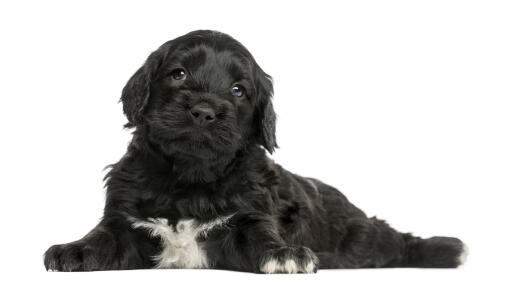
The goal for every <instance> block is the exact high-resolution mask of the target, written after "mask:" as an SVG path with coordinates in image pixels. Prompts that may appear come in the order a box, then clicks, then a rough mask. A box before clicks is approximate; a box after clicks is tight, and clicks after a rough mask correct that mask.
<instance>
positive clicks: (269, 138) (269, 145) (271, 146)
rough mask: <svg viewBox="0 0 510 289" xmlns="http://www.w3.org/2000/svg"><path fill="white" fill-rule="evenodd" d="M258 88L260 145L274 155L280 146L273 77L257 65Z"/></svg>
mask: <svg viewBox="0 0 510 289" xmlns="http://www.w3.org/2000/svg"><path fill="white" fill-rule="evenodd" d="M256 70H257V71H256V73H255V75H256V76H255V79H256V82H257V84H256V86H257V94H258V99H259V103H260V105H259V107H258V117H257V120H256V121H257V122H258V123H257V126H258V135H259V143H260V144H261V145H262V146H264V147H265V148H266V150H267V151H268V152H269V153H273V152H274V150H275V149H276V148H278V144H277V143H276V114H275V112H274V109H273V103H272V102H271V97H272V96H273V81H272V79H271V76H269V75H268V74H266V73H265V72H263V71H262V69H261V68H260V67H258V65H256Z"/></svg>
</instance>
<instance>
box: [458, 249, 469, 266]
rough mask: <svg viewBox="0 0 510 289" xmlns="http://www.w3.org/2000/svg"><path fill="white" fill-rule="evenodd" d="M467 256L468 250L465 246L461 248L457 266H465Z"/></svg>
mask: <svg viewBox="0 0 510 289" xmlns="http://www.w3.org/2000/svg"><path fill="white" fill-rule="evenodd" d="M468 255H469V248H468V246H467V245H466V244H463V246H462V252H461V253H460V255H459V260H458V261H459V266H462V265H464V264H466V261H467V256H468Z"/></svg>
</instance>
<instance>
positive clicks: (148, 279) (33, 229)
mask: <svg viewBox="0 0 510 289" xmlns="http://www.w3.org/2000/svg"><path fill="white" fill-rule="evenodd" d="M507 3H508V2H507ZM507 3H505V1H372V2H370V1H349V2H340V1H331V2H322V1H307V2H299V1H288V2H285V1H278V2H277V1H261V0H257V1H252V2H247V1H233V2H222V1H203V2H195V1H188V0H181V1H162V2H153V1H140V2H136V3H135V2H130V1H122V2H106V1H97V2H96V1H83V2H81V3H79V2H78V1H62V2H55V1H33V2H26V1H11V2H8V1H2V2H1V4H0V29H1V34H0V41H1V43H0V51H1V53H0V79H1V82H0V97H1V103H0V107H1V111H0V126H1V131H0V133H1V140H0V157H1V158H0V176H1V180H0V192H1V194H2V197H1V199H0V200H1V209H0V214H1V218H0V220H1V226H2V229H1V232H2V233H1V237H0V242H1V246H0V265H1V268H0V270H1V271H0V272H2V273H1V274H2V276H3V277H1V278H0V282H1V283H4V284H1V285H0V286H1V287H2V288H15V287H25V286H30V287H31V288H34V287H35V286H37V287H42V288H49V287H52V288H103V287H105V286H118V287H115V288H129V287H140V286H143V288H194V287H200V288H203V287H205V286H207V287H212V288H216V287H224V288H225V287H230V288H245V287H248V288H272V287H276V286H280V287H283V288H287V287H289V288H296V287H302V288H353V287H356V288H374V287H377V288H379V287H390V286H391V287H392V288H404V287H405V288H409V287H413V288H443V287H447V286H448V287H452V286H457V287H460V286H462V287H464V288H465V287H468V286H476V287H478V288H479V287H480V286H482V285H483V286H486V287H487V288H497V287H505V286H508V285H509V284H508V282H507V280H508V278H507V276H505V275H504V274H508V273H504V272H508V271H507V270H508V267H509V266H508V264H507V261H506V260H507V259H508V258H509V257H510V256H509V253H508V250H509V249H508V248H509V241H510V238H509V231H508V224H507V222H508V209H507V208H508V201H507V198H508V194H509V193H510V178H509V177H510V149H509V148H510V127H509V126H510V113H509V112H510V83H509V80H510V20H509V19H510V18H509V15H510V9H509V6H508V4H507ZM195 29H214V30H219V31H223V32H226V33H228V34H231V35H232V36H234V37H235V38H237V39H238V40H240V41H241V42H242V43H244V44H245V45H246V46H247V47H248V49H250V51H251V52H252V53H253V54H254V56H255V58H256V59H257V60H258V62H259V64H260V65H261V66H262V67H263V69H264V70H265V71H266V72H268V73H269V74H271V75H272V76H273V77H274V84H275V97H274V101H275V108H276V111H277V113H278V116H279V122H278V126H277V130H278V131H277V135H278V141H279V144H280V147H281V149H280V150H278V151H277V152H276V154H274V158H275V159H276V160H277V161H278V162H279V163H281V164H282V165H283V166H285V167H286V168H287V169H289V170H290V171H293V172H296V173H299V174H301V175H305V176H313V177H316V178H319V179H321V180H323V181H325V182H327V183H330V184H332V185H334V186H336V187H338V188H339V189H340V190H342V191H343V192H344V193H345V194H346V195H347V196H348V197H349V199H350V200H351V201H352V202H354V203H355V204H356V205H357V206H359V207H360V208H362V209H364V210H365V211H366V212H367V213H368V214H369V215H377V216H378V217H379V218H383V219H386V220H388V222H389V223H390V224H391V225H393V226H394V227H395V228H397V229H400V230H402V231H406V232H414V233H415V234H417V235H420V236H424V237H430V236H433V235H447V236H457V237H459V238H461V239H463V240H464V241H465V242H466V243H467V244H468V245H469V247H470V249H471V255H470V256H469V259H468V263H467V265H466V266H464V267H462V268H460V269H458V270H423V269H381V270H323V271H319V273H318V274H315V275H298V276H288V275H278V276H264V275H255V274H246V273H235V272H224V271H215V270H208V271H205V270H150V271H124V272H94V273H47V272H45V271H44V267H43V262H42V255H43V253H44V251H45V250H46V249H47V248H48V247H49V246H50V245H52V244H55V243H64V242H69V241H73V240H75V239H78V238H80V237H82V236H83V235H84V234H85V233H87V232H88V230H89V229H91V228H92V227H93V226H94V225H95V224H96V223H97V221H98V219H99V218H100V217H101V212H102V206H103V202H104V193H103V192H104V190H103V183H102V177H103V175H104V172H103V171H102V169H103V168H104V167H105V166H106V165H108V164H111V163H114V162H116V161H117V160H118V159H119V158H120V157H121V156H122V155H123V153H124V152H125V149H126V146H127V143H128V142H129V139H130V133H129V131H126V130H123V129H122V125H123V124H124V123H125V122H126V120H125V118H124V116H123V115H122V107H121V105H120V104H119V103H118V102H117V101H118V99H119V97H120V91H121V89H122V87H123V86H124V84H125V82H126V81H127V80H128V78H129V77H130V76H131V75H132V73H134V72H135V70H136V69H137V68H138V67H139V66H140V65H141V64H142V63H143V61H144V60H145V58H146V57H147V55H148V54H149V53H150V52H151V51H153V50H155V49H156V48H157V47H158V46H159V45H160V44H162V43H163V42H165V41H167V40H169V39H172V38H174V37H177V36H179V35H181V34H184V33H187V32H189V31H192V30H195ZM505 267H506V269H505ZM505 283H506V284H505ZM457 287H456V288H457ZM27 288H29V287H27ZM506 288H508V287H506Z"/></svg>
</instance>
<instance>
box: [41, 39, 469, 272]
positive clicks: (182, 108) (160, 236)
mask: <svg viewBox="0 0 510 289" xmlns="http://www.w3.org/2000/svg"><path fill="white" fill-rule="evenodd" d="M272 94H273V87H272V82H271V78H270V76H269V75H267V74H266V73H265V72H264V71H263V70H262V69H261V68H260V67H259V65H258V64H257V63H256V62H255V59H254V58H253V56H252V55H251V54H250V53H249V52H248V50H247V49H246V48H245V47H244V46H243V45H242V44H240V43H239V42H238V41H236V40H235V39H233V38H232V37H230V36H228V35H226V34H223V33H220V32H215V31H204V30H201V31H194V32H191V33H189V34H186V35H184V36H181V37H178V38H176V39H174V40H171V41H168V42H166V43H165V44H163V45H162V46H161V47H159V48H158V49H157V50H156V51H155V52H153V53H152V54H150V56H149V57H148V59H147V60H146V62H145V64H144V65H143V66H142V67H140V68H139V69H138V70H137V71H136V72H135V74H134V75H133V76H132V77H131V79H129V81H128V82H127V84H126V86H125V87H124V89H123V91H122V97H121V101H122V103H123V109H124V113H125V115H126V117H127V119H128V123H127V124H126V126H127V127H129V128H133V129H134V131H133V138H132V141H131V143H130V144H129V146H128V148H127V152H126V154H125V155H124V156H123V157H122V158H121V160H120V161H118V162H117V163H116V164H113V165H111V169H110V171H109V172H108V174H107V175H106V177H105V180H106V204H105V208H104V216H103V218H102V219H101V221H100V222H99V224H98V225H97V226H96V227H95V228H93V229H92V230H91V231H90V232H89V233H88V234H87V235H85V236H84V237H83V238H81V239H80V240H77V241H74V242H71V243H67V244H62V245H54V246H52V247H50V248H49V249H48V251H47V252H46V254H45V257H44V265H45V266H46V269H47V270H51V271H93V270H119V269H146V268H216V269H226V270H236V271H245V272H257V273H314V272H316V271H317V269H318V268H374V267H375V268H378V267H422V268H451V267H457V266H459V265H460V264H461V263H462V262H463V260H464V256H465V253H466V250H465V248H466V247H465V246H464V244H463V243H462V242H461V241H460V240H459V239H456V238H449V237H433V238H430V239H422V238H419V237H415V236H412V235H411V234H405V233H400V232H397V231H396V230H394V229H393V228H391V227H390V226H388V225H387V224H386V223H385V222H384V221H382V220H378V219H376V218H368V217H367V216H366V215H365V214H364V213H363V212H362V211H361V210H360V209H358V208H357V207H355V206H354V205H352V204H351V203H350V202H349V201H348V200H347V198H346V197H345V196H344V195H343V194H342V193H340V192H339V191H338V190H337V189H335V188H333V187H331V186H328V185H327V184H324V183H322V182H321V181H319V180H316V179H312V178H305V177H301V176H298V175H295V174H293V173H291V172H289V171H287V170H285V169H284V168H282V167H281V166H279V165H277V164H275V163H274V162H273V161H272V160H271V159H270V158H268V157H267V156H266V151H268V152H269V153H272V152H273V151H274V150H275V148H277V143H276V139H275V121H276V116H275V112H274V110H273V105H272V103H271V97H272Z"/></svg>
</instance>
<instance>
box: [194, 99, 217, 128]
mask: <svg viewBox="0 0 510 289" xmlns="http://www.w3.org/2000/svg"><path fill="white" fill-rule="evenodd" d="M189 113H190V114H191V118H192V119H193V121H194V122H195V123H196V124H198V125H206V124H208V123H211V122H213V121H214V119H215V118H216V115H215V112H214V109H212V107H210V106H209V105H207V104H203V103H200V104H197V105H195V106H193V107H192V108H191V109H190V110H189Z"/></svg>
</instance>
